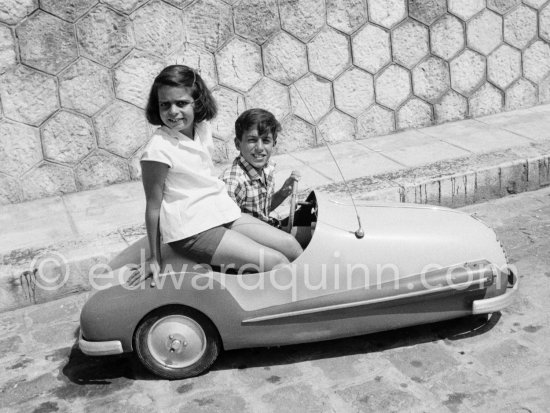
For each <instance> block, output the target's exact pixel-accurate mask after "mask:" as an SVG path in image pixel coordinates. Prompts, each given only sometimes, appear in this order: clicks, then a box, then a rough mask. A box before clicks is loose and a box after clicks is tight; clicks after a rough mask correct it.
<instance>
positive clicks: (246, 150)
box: [235, 126, 275, 170]
mask: <svg viewBox="0 0 550 413" xmlns="http://www.w3.org/2000/svg"><path fill="white" fill-rule="evenodd" d="M235 146H236V147H237V149H238V150H239V152H240V153H241V155H242V156H243V158H244V159H246V160H247V162H248V163H249V164H250V165H252V166H253V167H254V168H255V169H257V170H261V169H262V168H263V167H264V166H265V165H266V164H267V162H268V161H269V158H270V157H271V152H272V151H273V146H275V143H274V140H273V134H272V133H271V132H269V133H268V134H267V135H265V136H261V137H260V136H259V135H258V129H257V127H256V126H252V127H251V128H250V129H248V130H247V131H245V132H244V133H243V135H242V136H241V139H240V140H239V139H237V138H235Z"/></svg>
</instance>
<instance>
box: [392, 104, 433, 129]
mask: <svg viewBox="0 0 550 413" xmlns="http://www.w3.org/2000/svg"><path fill="white" fill-rule="evenodd" d="M432 121H433V116H432V108H431V107H430V105H429V104H427V103H426V102H424V101H423V100H420V99H417V98H412V99H410V100H409V101H408V102H407V103H405V104H404V105H403V106H402V107H401V108H400V109H399V110H398V111H397V129H408V128H422V127H424V126H429V125H431V124H432Z"/></svg>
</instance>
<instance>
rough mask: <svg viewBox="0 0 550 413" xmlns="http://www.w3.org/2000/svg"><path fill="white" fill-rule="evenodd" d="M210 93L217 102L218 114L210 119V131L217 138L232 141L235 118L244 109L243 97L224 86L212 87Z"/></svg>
mask: <svg viewBox="0 0 550 413" xmlns="http://www.w3.org/2000/svg"><path fill="white" fill-rule="evenodd" d="M212 95H213V96H214V99H216V103H217V104H218V116H216V117H215V118H214V119H212V131H213V133H214V135H215V136H217V137H218V138H221V139H222V140H224V141H229V140H231V141H232V140H233V138H234V137H235V128H234V125H235V120H236V119H237V118H238V117H239V115H240V114H241V113H242V112H244V110H245V109H246V106H245V103H244V97H243V96H242V95H241V94H240V93H237V92H235V91H233V90H230V89H226V88H224V87H218V88H216V89H214V90H213V91H212ZM231 144H232V143H231Z"/></svg>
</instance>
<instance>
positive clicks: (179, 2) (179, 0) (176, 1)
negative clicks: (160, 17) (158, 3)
mask: <svg viewBox="0 0 550 413" xmlns="http://www.w3.org/2000/svg"><path fill="white" fill-rule="evenodd" d="M163 1H165V2H166V3H168V4H171V5H172V6H174V7H177V8H178V9H184V8H186V7H187V6H189V5H190V4H191V3H193V1H194V0H163Z"/></svg>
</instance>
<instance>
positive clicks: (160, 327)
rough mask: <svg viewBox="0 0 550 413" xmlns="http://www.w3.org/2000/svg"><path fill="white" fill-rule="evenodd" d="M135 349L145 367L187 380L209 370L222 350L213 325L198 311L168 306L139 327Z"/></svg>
mask: <svg viewBox="0 0 550 413" xmlns="http://www.w3.org/2000/svg"><path fill="white" fill-rule="evenodd" d="M134 349H135V351H136V354H137V356H138V358H139V360H140V361H141V363H143V365H144V366H145V367H146V368H147V369H148V370H150V371H151V372H152V373H154V374H156V375H158V376H160V377H162V378H165V379H169V380H172V379H184V378H187V377H193V376H196V375H198V374H200V373H202V372H203V371H205V370H206V369H208V368H209V367H210V366H211V365H212V363H214V360H216V358H217V357H218V354H219V352H220V349H221V344H220V339H219V335H218V332H217V330H216V328H215V327H214V325H213V324H212V322H211V321H210V320H209V319H208V318H207V317H205V316H204V315H203V314H201V313H199V312H198V311H195V310H192V309H190V308H185V307H176V306H171V307H164V308H160V309H158V310H156V311H153V312H152V313H150V314H149V315H147V316H146V317H145V319H144V320H143V321H142V322H141V323H140V324H139V326H138V328H137V329H136V333H135V335H134Z"/></svg>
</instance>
